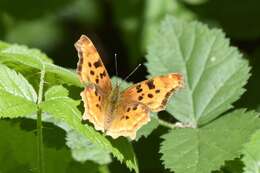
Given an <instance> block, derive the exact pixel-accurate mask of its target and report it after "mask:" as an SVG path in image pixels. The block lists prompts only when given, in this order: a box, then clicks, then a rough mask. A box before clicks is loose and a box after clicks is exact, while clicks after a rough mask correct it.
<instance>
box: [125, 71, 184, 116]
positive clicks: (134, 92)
mask: <svg viewBox="0 0 260 173" xmlns="http://www.w3.org/2000/svg"><path fill="white" fill-rule="evenodd" d="M182 83H183V81H182V76H181V75H180V74H177V73H170V74H168V75H164V76H158V77H154V78H152V79H149V80H145V81H142V82H140V83H137V84H135V85H133V86H131V87H129V88H127V89H126V90H125V91H123V92H122V94H121V97H122V98H123V99H122V100H124V99H128V100H131V101H136V102H140V103H142V104H144V105H146V106H147V107H148V108H149V109H150V110H151V111H154V112H158V111H161V110H164V109H165V106H166V104H167V102H168V100H169V98H170V96H171V95H172V94H173V93H174V91H176V90H177V89H179V88H180V87H182Z"/></svg>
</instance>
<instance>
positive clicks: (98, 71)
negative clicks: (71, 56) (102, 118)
mask: <svg viewBox="0 0 260 173" xmlns="http://www.w3.org/2000/svg"><path fill="white" fill-rule="evenodd" d="M75 47H76V49H77V51H78V57H79V62H78V65H77V73H78V75H79V77H80V80H81V82H82V83H94V84H96V85H97V86H99V87H100V88H101V90H102V92H104V93H105V94H109V93H110V92H111V90H112V85H111V80H110V77H109V75H108V73H107V70H106V68H105V66H104V64H103V62H102V60H101V58H100V56H99V54H98V52H97V50H96V48H95V46H94V45H93V43H92V42H91V41H90V39H89V38H88V37H87V36H85V35H82V36H81V37H80V39H79V40H78V41H77V42H76V43H75Z"/></svg>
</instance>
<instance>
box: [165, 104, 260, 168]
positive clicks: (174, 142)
mask: <svg viewBox="0 0 260 173" xmlns="http://www.w3.org/2000/svg"><path fill="white" fill-rule="evenodd" d="M258 116H259V114H258V113H256V112H253V111H250V112H245V110H244V109H240V110H237V111H233V112H231V113H229V114H227V115H225V116H223V117H221V118H219V119H217V120H215V121H214V122H212V123H210V124H209V125H206V126H204V127H202V128H199V129H191V128H189V129H176V130H172V131H170V132H169V133H168V134H166V135H164V136H163V139H164V141H163V143H162V146H161V149H160V152H161V153H162V154H163V156H162V160H163V163H164V165H165V167H166V168H169V169H170V170H171V171H174V172H175V173H209V172H211V171H213V170H217V169H219V168H220V167H221V165H223V164H224V161H226V160H232V159H234V158H235V157H238V156H239V155H240V154H241V149H242V146H243V144H244V143H246V142H247V141H248V140H249V137H250V135H252V134H253V133H254V132H255V131H256V130H257V129H259V128H260V119H259V117H258Z"/></svg>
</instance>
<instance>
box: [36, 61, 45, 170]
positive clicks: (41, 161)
mask: <svg viewBox="0 0 260 173" xmlns="http://www.w3.org/2000/svg"><path fill="white" fill-rule="evenodd" d="M44 76H45V67H44V65H43V68H42V70H41V77H40V84H39V91H38V99H37V104H38V111H37V164H38V171H39V173H44V157H43V136H42V110H41V108H40V106H39V105H40V104H41V102H42V96H43V85H44Z"/></svg>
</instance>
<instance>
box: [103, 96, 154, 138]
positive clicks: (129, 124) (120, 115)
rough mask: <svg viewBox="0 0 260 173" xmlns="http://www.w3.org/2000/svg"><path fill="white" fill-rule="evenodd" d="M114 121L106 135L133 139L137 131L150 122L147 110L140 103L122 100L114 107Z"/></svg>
mask: <svg viewBox="0 0 260 173" xmlns="http://www.w3.org/2000/svg"><path fill="white" fill-rule="evenodd" d="M114 117H115V118H114V119H113V121H112V122H111V125H110V126H109V127H108V128H107V129H106V134H107V135H110V136H112V137H113V138H117V137H119V136H129V137H130V138H131V139H135V137H136V132H137V130H138V129H139V128H140V127H142V126H143V125H144V124H146V123H147V122H149V121H150V116H149V108H148V107H147V106H145V105H143V104H142V103H138V102H132V101H130V102H129V101H128V100H122V101H121V102H120V103H119V104H118V105H117V107H116V109H115V112H114Z"/></svg>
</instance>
